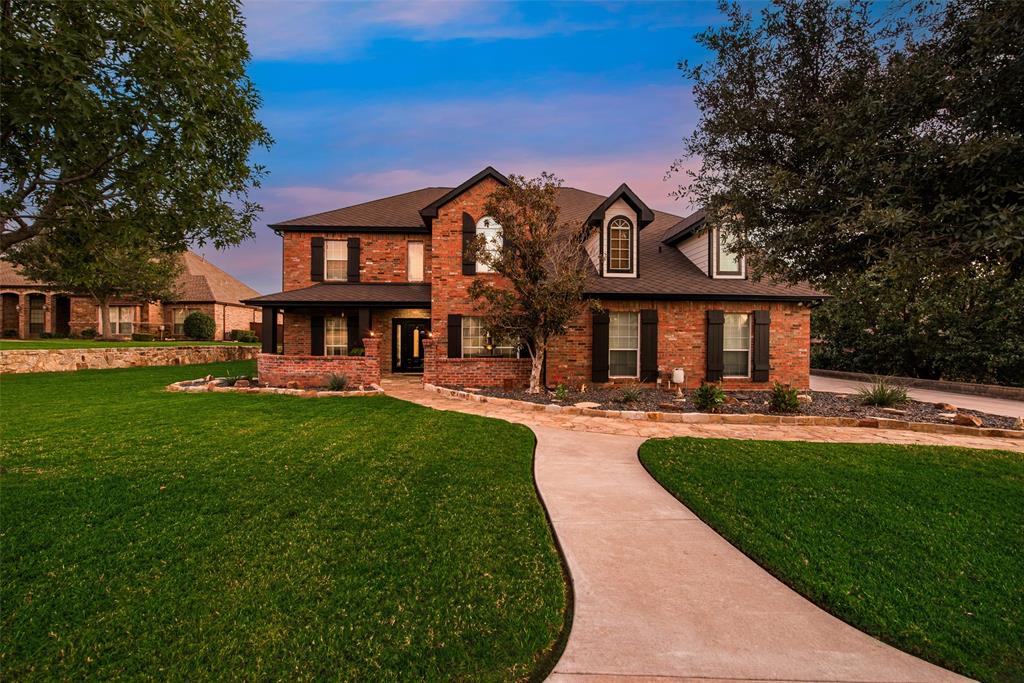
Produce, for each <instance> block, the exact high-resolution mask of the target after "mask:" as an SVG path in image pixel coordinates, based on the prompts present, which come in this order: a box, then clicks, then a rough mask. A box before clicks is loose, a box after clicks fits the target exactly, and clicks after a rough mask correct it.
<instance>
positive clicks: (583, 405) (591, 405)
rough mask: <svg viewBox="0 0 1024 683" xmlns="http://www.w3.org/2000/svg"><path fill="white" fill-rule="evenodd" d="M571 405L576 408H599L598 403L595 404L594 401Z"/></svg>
mask: <svg viewBox="0 0 1024 683" xmlns="http://www.w3.org/2000/svg"><path fill="white" fill-rule="evenodd" d="M573 405H575V406H576V407H577V408H599V407H600V406H601V404H600V403H596V402H594V401H580V402H579V403H574V404H573Z"/></svg>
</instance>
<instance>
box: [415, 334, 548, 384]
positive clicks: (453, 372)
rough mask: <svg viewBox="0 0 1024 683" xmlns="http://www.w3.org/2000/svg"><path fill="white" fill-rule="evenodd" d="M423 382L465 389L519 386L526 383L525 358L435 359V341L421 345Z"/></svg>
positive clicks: (527, 379) (527, 380) (527, 378)
mask: <svg viewBox="0 0 1024 683" xmlns="http://www.w3.org/2000/svg"><path fill="white" fill-rule="evenodd" d="M423 352H424V366H423V380H424V381H425V382H430V383H431V384H460V385H462V386H467V387H495V386H498V387H500V386H507V387H512V388H515V387H521V386H524V385H525V384H528V383H529V381H530V359H528V358H448V357H446V356H441V357H439V356H438V353H437V341H436V340H435V339H428V340H426V341H425V342H424V344H423Z"/></svg>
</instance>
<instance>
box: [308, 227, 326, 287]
mask: <svg viewBox="0 0 1024 683" xmlns="http://www.w3.org/2000/svg"><path fill="white" fill-rule="evenodd" d="M309 279H310V280H312V281H313V282H323V281H324V238H323V237H314V238H313V239H311V240H310V241H309Z"/></svg>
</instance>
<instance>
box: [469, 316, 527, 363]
mask: <svg viewBox="0 0 1024 683" xmlns="http://www.w3.org/2000/svg"><path fill="white" fill-rule="evenodd" d="M471 327H473V328H475V331H476V332H478V336H477V337H474V338H473V339H472V341H478V340H479V343H478V344H472V345H471V344H468V343H467V337H468V334H469V332H468V331H469V329H470V328H471ZM489 341H490V340H489V339H488V335H487V333H486V332H484V326H483V318H481V317H480V316H475V315H464V316H462V357H463V358H516V357H518V355H519V352H518V351H519V349H518V347H517V346H515V345H512V344H492V346H491V349H489V350H488V348H487V344H488V342H489ZM469 348H472V349H478V351H476V352H474V353H466V349H469Z"/></svg>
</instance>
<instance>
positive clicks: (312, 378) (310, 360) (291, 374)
mask: <svg viewBox="0 0 1024 683" xmlns="http://www.w3.org/2000/svg"><path fill="white" fill-rule="evenodd" d="M363 347H364V348H365V349H366V355H365V356H308V355H298V354H294V355H277V354H272V353H261V354H259V356H258V357H257V373H258V374H259V378H260V382H263V383H265V384H270V385H272V386H282V387H283V386H287V385H288V384H289V383H290V382H295V383H296V384H298V386H299V387H301V388H304V389H312V388H317V387H323V386H326V385H327V380H328V377H329V376H330V375H331V374H334V373H337V374H340V375H345V376H346V377H347V378H348V381H349V384H350V385H354V386H358V385H369V384H379V383H380V340H379V339H378V338H377V337H368V338H366V339H364V340H363Z"/></svg>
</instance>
